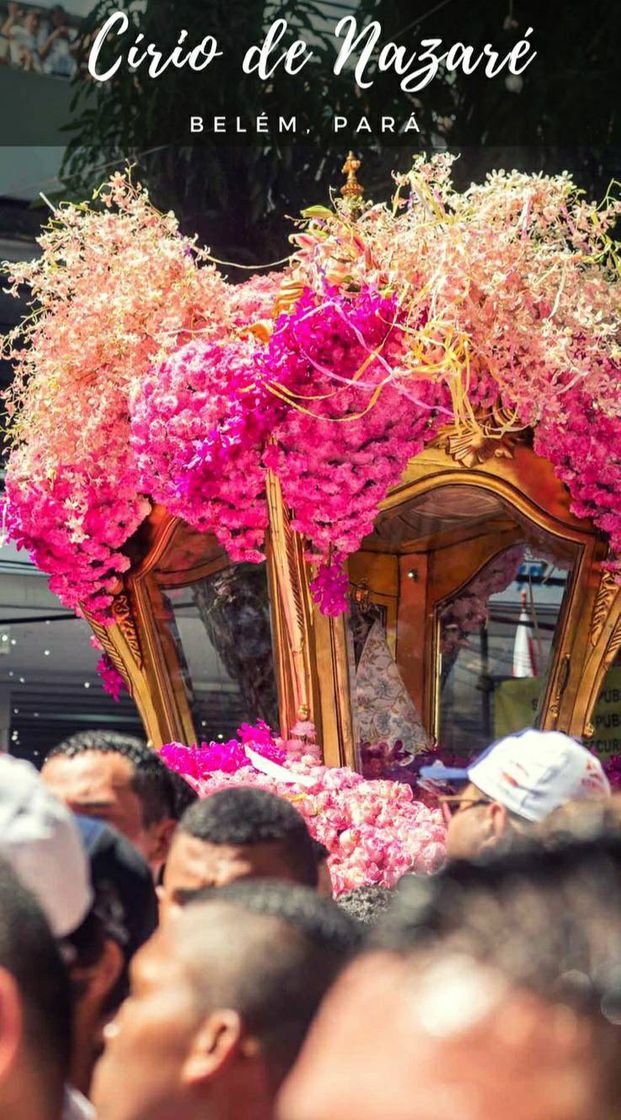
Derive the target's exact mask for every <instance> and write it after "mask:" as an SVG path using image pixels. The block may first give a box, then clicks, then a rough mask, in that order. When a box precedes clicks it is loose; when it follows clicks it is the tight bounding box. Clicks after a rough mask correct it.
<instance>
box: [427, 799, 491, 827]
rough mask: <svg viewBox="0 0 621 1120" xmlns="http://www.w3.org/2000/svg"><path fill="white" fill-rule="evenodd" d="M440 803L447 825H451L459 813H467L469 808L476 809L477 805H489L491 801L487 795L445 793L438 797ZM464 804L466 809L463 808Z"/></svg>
mask: <svg viewBox="0 0 621 1120" xmlns="http://www.w3.org/2000/svg"><path fill="white" fill-rule="evenodd" d="M438 803H439V805H440V812H441V813H442V819H443V820H444V823H445V824H446V825H449V824H450V823H451V821H452V819H453V817H455V816H457V813H459V812H462V813H465V812H467V810H468V809H474V808H475V806H476V805H489V804H490V801H489V799H488V798H487V797H459V795H455V796H453V795H451V796H446V795H445V796H442V797H438ZM464 805H465V806H466V808H465V809H464V808H463V806H464Z"/></svg>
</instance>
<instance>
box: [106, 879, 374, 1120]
mask: <svg viewBox="0 0 621 1120" xmlns="http://www.w3.org/2000/svg"><path fill="white" fill-rule="evenodd" d="M356 944H357V933H356V930H355V927H354V924H353V923H352V922H351V921H350V919H348V918H347V916H346V915H345V914H343V913H342V912H341V911H340V910H339V908H338V907H337V906H336V904H335V903H333V902H331V901H329V900H328V899H322V898H320V897H319V896H318V895H317V894H316V893H315V892H314V891H312V890H310V889H309V888H305V887H297V886H290V885H287V884H284V883H278V882H273V881H270V880H260V881H259V880H254V881H252V882H243V883H234V884H232V885H230V886H228V887H223V888H222V890H219V891H205V892H203V893H202V894H200V895H199V896H197V898H196V899H195V900H194V901H193V902H192V903H191V904H190V905H188V906H187V907H186V909H185V910H184V911H183V912H182V913H180V914H179V915H177V917H176V919H175V920H174V921H170V922H168V923H167V924H166V926H164V927H162V928H161V929H160V930H159V931H158V933H157V934H156V935H155V936H154V937H153V938H152V939H151V941H150V942H149V944H148V945H147V946H145V948H144V949H143V950H142V951H141V952H140V953H139V954H138V956H137V957H136V960H135V962H134V964H133V965H132V994H131V999H130V1000H128V1002H127V1003H126V1004H125V1005H124V1006H123V1007H122V1009H121V1011H120V1013H119V1016H118V1019H117V1021H116V1023H115V1024H113V1027H112V1030H111V1032H110V1034H111V1037H110V1040H109V1042H108V1046H107V1048H106V1051H105V1054H104V1056H103V1058H102V1060H101V1062H100V1064H99V1066H98V1068H97V1071H96V1075H95V1085H94V1094H93V1099H94V1102H95V1105H96V1108H97V1115H98V1120H168V1118H169V1117H174V1118H175V1120H194V1118H199V1117H200V1118H201V1120H221V1118H225V1117H226V1120H259V1118H261V1120H267V1118H268V1117H271V1115H272V1112H273V1100H274V1097H275V1094H276V1092H277V1089H278V1087H279V1086H280V1084H281V1082H282V1080H283V1078H284V1077H285V1076H286V1073H287V1072H288V1070H289V1068H290V1067H291V1065H292V1063H293V1062H294V1060H295V1057H296V1055H297V1053H298V1051H299V1048H300V1046H301V1044H302V1041H303V1039H304V1036H305V1034H306V1031H307V1029H308V1026H309V1024H310V1021H311V1019H312V1018H313V1016H314V1014H315V1012H316V1010H317V1007H318V1005H319V1002H320V1000H321V999H322V997H323V995H324V993H325V992H326V990H327V989H328V987H329V986H330V985H331V984H332V982H333V980H334V978H335V977H336V975H337V974H338V972H339V971H340V969H341V968H342V967H343V965H344V964H345V963H346V962H347V961H348V959H349V958H350V956H351V955H352V953H353V952H354V950H355V948H356Z"/></svg>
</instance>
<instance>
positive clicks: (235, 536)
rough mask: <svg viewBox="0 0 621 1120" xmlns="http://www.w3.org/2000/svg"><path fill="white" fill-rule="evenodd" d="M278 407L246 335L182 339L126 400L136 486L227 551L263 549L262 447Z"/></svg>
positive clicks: (253, 553) (242, 553)
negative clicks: (214, 538)
mask: <svg viewBox="0 0 621 1120" xmlns="http://www.w3.org/2000/svg"><path fill="white" fill-rule="evenodd" d="M278 407H279V402H278V401H277V399H276V398H275V397H274V396H273V395H272V394H271V393H269V392H268V390H267V389H266V387H265V385H264V384H263V383H262V382H261V380H260V377H259V371H258V360H257V345H256V344H255V343H254V342H252V341H249V340H237V341H231V342H228V343H224V344H222V343H219V342H205V341H203V340H202V339H197V340H194V341H192V342H190V343H188V344H187V346H184V347H183V348H182V349H181V350H178V351H177V352H176V353H175V354H172V355H171V356H170V357H169V358H166V360H165V361H164V362H163V363H162V364H161V365H157V366H154V367H153V369H152V370H151V371H150V372H149V373H148V374H147V376H146V377H145V378H144V379H143V381H142V383H141V385H140V387H139V389H138V391H137V392H136V394H135V396H134V399H133V402H132V417H131V446H132V449H133V452H134V454H135V456H136V460H137V465H138V473H139V477H140V483H141V489H143V490H144V491H146V492H147V493H149V494H150V495H151V496H152V497H153V498H155V500H156V501H157V502H160V503H161V504H162V505H163V506H165V507H166V509H167V510H168V511H169V512H170V513H172V514H174V515H175V516H177V517H181V518H183V520H184V521H186V522H187V523H188V524H189V525H192V526H193V527H194V528H195V529H198V530H199V531H201V532H212V533H215V534H216V535H217V537H218V539H219V541H220V543H221V544H222V545H223V546H224V547H225V548H226V550H227V552H228V553H229V556H230V557H231V559H232V560H246V561H258V560H261V559H263V554H262V552H261V551H260V550H261V546H262V544H263V538H264V534H265V530H266V528H267V522H268V517H267V505H266V500H265V469H264V467H263V464H262V461H261V454H262V450H263V446H264V444H265V441H266V440H267V438H268V436H269V433H270V431H271V428H272V426H273V424H274V422H275V418H276V414H277V410H278Z"/></svg>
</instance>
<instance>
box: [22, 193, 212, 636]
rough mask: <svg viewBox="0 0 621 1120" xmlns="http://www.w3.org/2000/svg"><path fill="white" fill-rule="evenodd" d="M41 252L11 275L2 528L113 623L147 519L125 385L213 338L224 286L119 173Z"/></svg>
mask: <svg viewBox="0 0 621 1120" xmlns="http://www.w3.org/2000/svg"><path fill="white" fill-rule="evenodd" d="M102 203H103V205H101V204H102ZM39 242H40V246H41V250H42V253H41V256H40V257H39V258H38V259H37V260H35V261H32V262H28V263H17V264H12V265H11V266H10V270H9V276H10V290H11V291H12V292H13V293H14V294H16V295H17V294H18V292H19V289H20V288H21V286H22V285H24V284H26V285H28V286H29V288H30V292H31V296H32V305H33V308H34V311H33V312H32V313H31V314H30V315H29V316H28V318H27V319H26V320H25V321H24V323H22V324H21V325H20V326H19V327H18V328H16V330H15V331H14V332H12V334H11V335H9V336H8V337H7V339H6V341H5V345H4V347H3V353H4V356H6V357H7V358H9V359H10V360H11V361H12V363H13V369H14V372H15V378H14V381H13V383H12V385H11V387H10V389H9V390H8V394H7V396H6V406H5V407H6V410H7V413H8V415H9V419H10V420H12V437H13V443H14V446H13V450H12V452H11V456H10V460H9V464H8V472H7V494H8V497H9V517H8V527H9V529H10V532H11V534H12V536H13V539H14V540H16V542H17V543H18V545H20V546H21V547H25V548H27V549H28V551H29V552H30V554H31V555H32V557H33V559H34V561H35V563H36V564H37V566H38V567H39V568H41V570H42V571H44V572H47V573H49V575H50V576H51V580H50V586H51V588H52V590H53V591H55V592H56V594H57V595H58V596H59V597H60V598H61V600H62V601H63V603H65V604H66V605H67V606H70V607H72V608H75V609H78V610H79V609H80V604H81V605H82V607H84V608H86V609H88V610H89V611H91V612H92V613H93V615H94V616H95V617H96V618H99V619H101V620H103V621H110V618H109V611H108V607H109V604H110V595H111V592H112V590H113V589H114V588H115V587H116V586H117V585H118V582H119V577H120V576H121V575H122V573H123V572H124V571H125V570H126V569H127V567H128V566H129V561H128V559H127V556H126V555H125V554H124V553H123V551H122V548H123V545H124V544H125V542H126V541H127V540H128V538H129V537H130V536H131V535H132V534H133V533H134V532H135V530H136V529H137V527H138V526H139V525H140V522H141V521H142V520H143V519H144V517H145V516H146V515H147V513H148V512H149V509H150V501H149V498H148V496H147V495H145V493H144V490H142V489H141V485H140V479H139V475H138V471H137V467H136V462H135V458H134V455H133V452H132V449H131V445H130V439H129V435H130V420H129V397H130V395H131V391H132V388H133V387H134V386H136V385H139V384H140V382H141V381H142V379H143V377H145V375H146V374H147V372H148V370H149V369H150V368H151V366H152V364H153V362H154V360H156V359H157V358H158V356H160V357H161V356H164V355H165V354H167V353H172V352H173V351H175V350H176V349H177V348H178V347H179V346H180V345H181V344H183V342H185V341H187V339H188V338H189V337H192V335H193V334H194V332H195V331H200V332H201V334H202V336H203V337H213V336H214V335H217V336H221V335H222V333H223V331H225V330H226V329H227V324H228V322H229V313H228V303H227V291H228V286H227V284H226V283H225V281H224V280H223V279H222V277H221V276H220V275H219V273H218V272H217V271H216V270H215V268H214V267H213V266H212V265H211V264H209V263H208V259H207V255H206V254H205V253H204V252H203V251H201V250H198V249H196V248H195V246H194V243H193V242H192V241H191V240H189V239H187V238H184V237H182V236H181V235H180V233H179V229H178V223H177V221H176V219H175V217H174V215H172V214H160V213H159V212H158V211H157V210H155V209H154V208H153V207H152V206H151V204H150V201H149V197H148V194H147V192H146V191H144V190H142V189H141V188H140V187H135V186H133V185H132V183H131V181H130V179H129V178H128V177H125V176H122V175H115V176H113V178H112V179H111V181H110V183H109V184H108V185H107V186H106V187H105V188H104V189H103V190H102V191H101V192H98V205H96V206H89V205H87V204H83V205H73V204H68V205H64V206H62V207H61V208H59V209H58V210H57V211H55V213H54V218H53V220H52V222H51V223H50V225H49V226H48V227H47V228H46V230H45V232H44V233H43V235H42V236H41V238H40V239H39ZM199 266H200V267H199Z"/></svg>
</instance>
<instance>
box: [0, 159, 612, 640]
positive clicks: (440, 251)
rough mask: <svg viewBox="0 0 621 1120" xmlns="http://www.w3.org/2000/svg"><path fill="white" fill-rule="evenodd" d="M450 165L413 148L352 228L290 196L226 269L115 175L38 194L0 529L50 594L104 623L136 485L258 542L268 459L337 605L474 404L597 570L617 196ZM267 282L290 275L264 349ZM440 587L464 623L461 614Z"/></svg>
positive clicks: (240, 543)
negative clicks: (273, 231)
mask: <svg viewBox="0 0 621 1120" xmlns="http://www.w3.org/2000/svg"><path fill="white" fill-rule="evenodd" d="M450 174H451V157H450V156H447V155H440V156H436V157H434V158H433V159H431V160H429V161H425V160H423V159H422V158H419V159H417V160H416V161H415V163H414V166H413V168H412V170H411V172H410V173H409V174H408V175H405V176H399V177H397V183H398V196H397V197H396V198H395V200H393V204H392V205H391V206H385V205H379V206H374V205H370V204H369V205H368V206H366V207H363V208H362V211H361V213H360V215H359V216H358V217H357V220H356V222H355V223H353V222H352V221H351V213H350V211H349V209H348V208H347V206H346V205H345V204H344V203H341V202H337V204H336V207H335V209H334V210H329V209H327V208H322V207H319V208H312V209H311V210H310V211H308V212H307V214H306V219H305V222H304V223H303V227H302V229H301V230H300V232H299V233H298V234H297V235H296V238H295V240H297V243H298V249H297V252H296V254H295V255H294V258H293V260H292V261H291V262H290V264H289V266H288V268H287V270H286V271H285V272H284V273H283V274H280V276H279V275H278V274H274V273H271V274H268V275H266V276H263V275H260V276H257V277H253V278H252V279H251V280H249V281H247V282H246V283H245V284H241V285H237V286H235V285H232V284H229V283H227V282H226V281H225V279H224V278H223V277H222V276H221V275H220V274H219V273H218V272H217V271H216V270H215V268H214V267H213V263H212V258H210V257H209V254H208V253H207V252H206V251H203V250H199V249H197V248H196V246H195V245H194V243H193V241H191V240H189V239H187V238H184V237H182V236H181V235H180V233H179V229H178V224H177V222H176V219H175V218H174V215H172V214H164V215H163V214H160V213H158V212H157V211H156V210H155V209H154V208H153V207H152V206H151V204H150V202H149V199H148V194H147V192H146V191H144V190H142V189H141V188H137V187H134V186H133V185H132V183H131V181H130V179H129V177H124V176H121V175H115V176H113V178H112V179H111V181H110V182H109V183H108V184H107V186H106V187H104V188H103V189H102V191H100V192H97V203H96V204H95V205H81V206H74V205H67V206H63V207H60V208H59V209H58V210H57V211H56V212H55V214H54V220H53V222H52V223H51V224H50V226H49V227H48V229H47V230H46V231H45V232H44V234H43V236H42V237H41V249H42V255H41V257H40V259H39V260H37V261H34V262H31V263H17V264H12V265H11V266H10V268H9V278H10V285H11V287H10V290H11V291H13V292H14V293H15V294H17V293H18V289H19V288H20V286H21V285H22V284H27V285H29V286H30V290H31V294H32V304H33V308H34V311H33V313H32V314H31V315H30V316H29V317H28V318H27V319H26V320H25V321H24V323H22V324H21V325H20V326H19V327H18V328H17V329H16V330H15V331H14V332H12V334H11V335H10V336H8V340H7V342H6V344H5V345H4V347H3V354H4V356H6V357H8V358H9V359H10V360H11V361H12V362H13V364H14V369H15V380H14V383H13V385H12V387H11V388H10V389H9V391H8V394H7V395H6V399H5V407H6V411H7V413H8V415H9V419H10V421H11V425H12V435H13V449H12V452H11V455H10V459H9V464H8V472H7V484H6V490H7V495H8V500H9V510H8V516H7V528H8V529H9V531H10V533H11V535H12V536H13V538H14V539H15V540H16V541H17V543H18V544H19V545H20V546H23V547H25V548H27V549H28V550H29V551H30V553H31V555H32V556H33V558H34V560H35V562H36V564H37V565H38V566H39V567H40V568H41V569H42V570H43V571H45V572H47V573H49V575H50V577H51V580H50V585H51V587H52V589H53V590H54V591H56V593H57V594H58V595H59V596H60V597H61V599H62V601H63V602H64V603H65V604H67V605H69V606H71V607H73V608H76V609H78V610H79V609H80V608H83V609H87V610H88V611H90V612H92V614H93V615H94V616H95V617H96V618H98V619H102V620H105V621H110V612H109V606H110V600H111V595H112V594H113V593H114V591H115V589H117V588H118V587H119V585H120V579H121V577H122V575H123V572H124V571H125V570H126V569H127V567H128V565H129V560H128V555H127V553H126V552H125V550H124V546H125V545H126V543H127V541H128V540H129V538H130V537H131V536H132V534H133V533H134V532H135V531H136V529H137V528H138V526H139V525H140V523H141V521H142V520H143V519H144V517H145V516H146V515H147V514H148V512H149V509H150V507H151V503H152V501H153V500H157V501H160V502H162V503H163V504H165V505H166V506H167V507H168V509H169V510H170V511H171V512H172V513H175V514H177V515H178V516H180V517H183V518H184V519H185V520H187V521H188V522H189V523H190V524H192V525H194V526H195V527H196V528H198V529H201V530H204V531H210V532H216V533H217V535H218V538H219V540H220V541H221V543H222V544H223V545H224V546H225V547H226V549H227V550H228V551H229V553H230V555H231V557H232V558H233V559H245V560H248V559H252V560H259V559H260V558H261V557H262V544H263V538H264V533H265V529H266V526H267V510H266V502H265V474H266V470H267V469H268V468H271V469H272V470H273V471H274V472H275V473H276V475H277V476H278V477H279V479H280V482H281V485H282V489H283V493H284V496H285V500H286V501H287V503H288V505H289V506H290V507H291V509H292V511H293V516H294V526H295V528H296V529H297V530H298V531H299V532H300V533H301V534H302V535H303V536H304V538H305V539H306V542H307V549H308V556H309V558H310V559H311V560H312V561H313V563H314V564H315V565H316V566H317V572H316V578H315V580H314V583H313V592H314V595H315V597H316V599H317V601H318V602H319V603H320V606H321V608H322V610H324V611H325V612H326V613H329V614H335V613H338V612H339V611H340V610H342V609H343V607H344V605H345V600H346V576H345V572H344V562H345V560H346V558H347V556H348V555H349V554H350V553H351V552H352V551H354V550H355V549H357V548H358V547H359V546H360V543H361V541H362V539H363V538H364V536H365V535H366V534H367V533H368V532H370V530H371V529H372V526H373V523H374V520H375V517H376V515H377V512H378V508H379V505H380V503H381V501H382V499H383V498H384V496H385V495H386V492H387V490H388V489H389V488H390V487H391V486H393V485H394V484H395V483H397V482H398V480H399V478H400V476H401V474H402V471H403V469H404V467H405V465H406V463H407V461H408V459H410V458H411V457H413V456H415V455H416V454H417V453H419V452H420V450H421V449H422V448H423V447H424V446H425V444H426V442H427V441H429V440H430V439H433V438H434V437H435V436H436V435H437V434H438V431H439V429H440V427H441V425H442V424H443V423H445V422H452V421H453V420H454V419H457V420H459V421H461V420H464V419H468V421H469V422H470V421H472V418H473V416H474V414H475V413H476V414H478V415H479V417H480V418H481V414H482V413H483V414H484V415H483V416H482V420H484V421H485V423H486V430H488V429H489V425H490V423H491V424H492V425H496V427H495V434H496V435H497V436H500V435H501V434H502V433H503V431H504V430H514V431H519V430H522V429H523V428H524V427H525V426H530V427H533V428H534V430H535V448H536V450H539V451H540V452H541V453H542V454H543V455H545V456H547V457H548V458H549V459H550V460H551V461H552V462H553V464H554V466H555V469H556V471H557V473H558V475H559V477H560V478H561V479H562V480H563V481H564V482H565V483H566V484H567V486H568V488H569V491H570V493H571V497H572V508H573V509H574V512H575V513H576V514H577V515H578V516H581V517H584V516H588V517H590V518H592V519H593V521H594V522H595V524H596V525H597V526H598V527H599V528H600V529H601V530H602V531H604V532H605V533H606V534H608V536H609V539H610V544H611V552H612V559H611V567H613V568H614V569H615V570H619V571H621V563H620V562H619V561H618V560H617V559H616V557H617V556H619V555H621V450H620V444H619V436H618V433H619V430H620V421H621V403H620V401H621V394H620V393H619V383H620V379H621V378H620V374H621V369H620V365H619V349H618V347H619V338H621V300H619V295H618V292H619V271H620V270H619V267H618V256H617V253H616V250H615V246H614V242H613V240H612V236H611V234H612V229H613V226H614V223H615V221H616V219H617V217H618V215H619V213H621V203H620V202H618V201H615V200H614V199H613V198H612V197H609V198H607V200H606V202H605V203H604V204H603V205H601V206H596V205H595V204H593V203H589V202H587V201H586V200H585V199H584V198H583V197H582V195H581V193H580V192H579V191H578V190H577V188H576V186H575V185H574V184H573V182H572V181H571V179H570V177H569V176H567V175H560V176H554V177H550V176H543V175H527V174H522V173H518V172H511V173H506V172H501V171H499V172H494V173H493V174H491V175H489V176H488V177H487V179H486V181H485V182H484V183H483V184H480V185H472V186H471V187H470V188H469V189H468V190H467V191H466V192H464V193H463V194H459V193H458V192H456V191H455V189H454V187H453V185H452V182H451V178H450ZM281 279H282V280H285V281H288V283H289V287H290V288H291V287H292V286H293V287H294V288H297V289H298V290H299V292H300V293H301V294H300V297H299V298H298V299H297V302H295V303H294V305H293V307H292V308H290V310H289V312H288V313H287V314H283V315H282V316H281V317H280V318H279V319H278V320H277V322H276V324H275V329H274V330H273V332H272V335H271V338H270V340H269V342H268V343H267V345H265V343H264V342H263V341H261V340H262V339H265V337H266V336H267V334H268V333H269V330H268V328H267V327H266V322H267V320H269V318H270V314H271V312H272V309H273V307H274V303H275V297H276V294H277V291H278V287H279V283H280V281H281ZM257 320H259V321H260V323H261V324H262V325H261V327H260V329H259V330H258V331H256V332H253V330H252V327H253V325H256V323H257ZM461 607H462V608H463V610H462V616H463V617H462V618H461V623H463V627H462V629H464V632H466V631H467V627H468V626H469V625H470V624H471V623H472V621H473V620H474V619H475V617H476V616H477V611H478V613H479V614H480V609H479V608H478V607H476V605H475V604H472V603H470V604H467V603H465V602H462V604H461ZM470 607H472V608H473V609H472V611H470V609H469V608H470ZM467 608H468V609H467ZM459 640H461V639H459Z"/></svg>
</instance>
